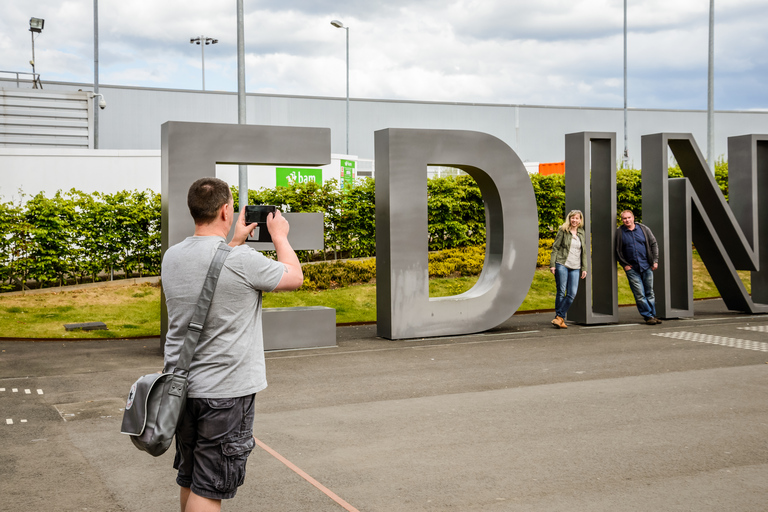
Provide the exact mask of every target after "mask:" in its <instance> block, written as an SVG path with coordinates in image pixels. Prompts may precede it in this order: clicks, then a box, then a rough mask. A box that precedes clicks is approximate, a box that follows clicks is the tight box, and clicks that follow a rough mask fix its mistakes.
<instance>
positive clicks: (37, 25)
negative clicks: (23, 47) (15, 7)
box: [29, 18, 45, 89]
mask: <svg viewBox="0 0 768 512" xmlns="http://www.w3.org/2000/svg"><path fill="white" fill-rule="evenodd" d="M44 25H45V20H44V19H41V18H29V33H30V34H31V35H32V60H31V61H29V63H30V64H31V65H32V88H33V89H37V85H38V84H39V83H40V80H39V79H38V78H37V75H36V74H35V34H36V33H37V34H39V33H40V32H42V31H43V26H44ZM41 88H42V87H41Z"/></svg>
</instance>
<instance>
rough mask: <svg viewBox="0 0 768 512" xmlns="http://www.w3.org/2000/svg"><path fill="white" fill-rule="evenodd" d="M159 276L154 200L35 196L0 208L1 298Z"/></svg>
mask: <svg viewBox="0 0 768 512" xmlns="http://www.w3.org/2000/svg"><path fill="white" fill-rule="evenodd" d="M113 271H118V272H122V273H123V274H125V275H126V276H128V275H139V276H142V275H157V274H158V273H159V272H160V195H159V194H156V193H154V192H152V191H145V192H139V191H123V192H117V193H114V194H101V193H94V194H92V195H89V194H84V193H83V192H80V191H78V190H74V189H73V190H70V191H69V192H67V193H61V192H57V193H56V194H55V195H54V196H53V197H50V198H47V197H45V195H44V194H42V193H40V194H37V195H36V196H34V197H32V198H31V199H29V200H28V201H27V202H26V203H24V204H23V205H22V204H20V203H13V202H0V290H12V289H19V288H21V287H22V286H25V285H26V284H27V283H28V282H30V281H32V282H35V283H37V285H38V286H40V287H41V288H42V287H44V286H56V285H59V284H67V283H71V282H74V283H78V282H83V281H85V280H91V281H94V280H96V279H97V277H98V276H99V274H103V273H110V272H113Z"/></svg>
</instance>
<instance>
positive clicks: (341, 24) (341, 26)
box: [331, 20, 349, 155]
mask: <svg viewBox="0 0 768 512" xmlns="http://www.w3.org/2000/svg"><path fill="white" fill-rule="evenodd" d="M331 25H333V26H334V27H336V28H343V29H344V30H346V31H347V155H349V27H345V26H344V24H343V23H342V22H340V21H339V20H332V21H331Z"/></svg>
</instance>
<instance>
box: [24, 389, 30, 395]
mask: <svg viewBox="0 0 768 512" xmlns="http://www.w3.org/2000/svg"><path fill="white" fill-rule="evenodd" d="M24 393H26V394H27V395H31V394H32V391H30V390H29V389H25V390H24Z"/></svg>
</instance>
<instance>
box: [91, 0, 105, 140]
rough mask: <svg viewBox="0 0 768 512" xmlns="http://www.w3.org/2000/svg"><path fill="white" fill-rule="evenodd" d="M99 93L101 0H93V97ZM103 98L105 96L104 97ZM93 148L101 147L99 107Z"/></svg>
mask: <svg viewBox="0 0 768 512" xmlns="http://www.w3.org/2000/svg"><path fill="white" fill-rule="evenodd" d="M100 96H101V94H99V0H93V99H94V100H95V99H96V98H97V97H100ZM102 99H103V97H102ZM93 149H99V109H97V108H94V109H93Z"/></svg>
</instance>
